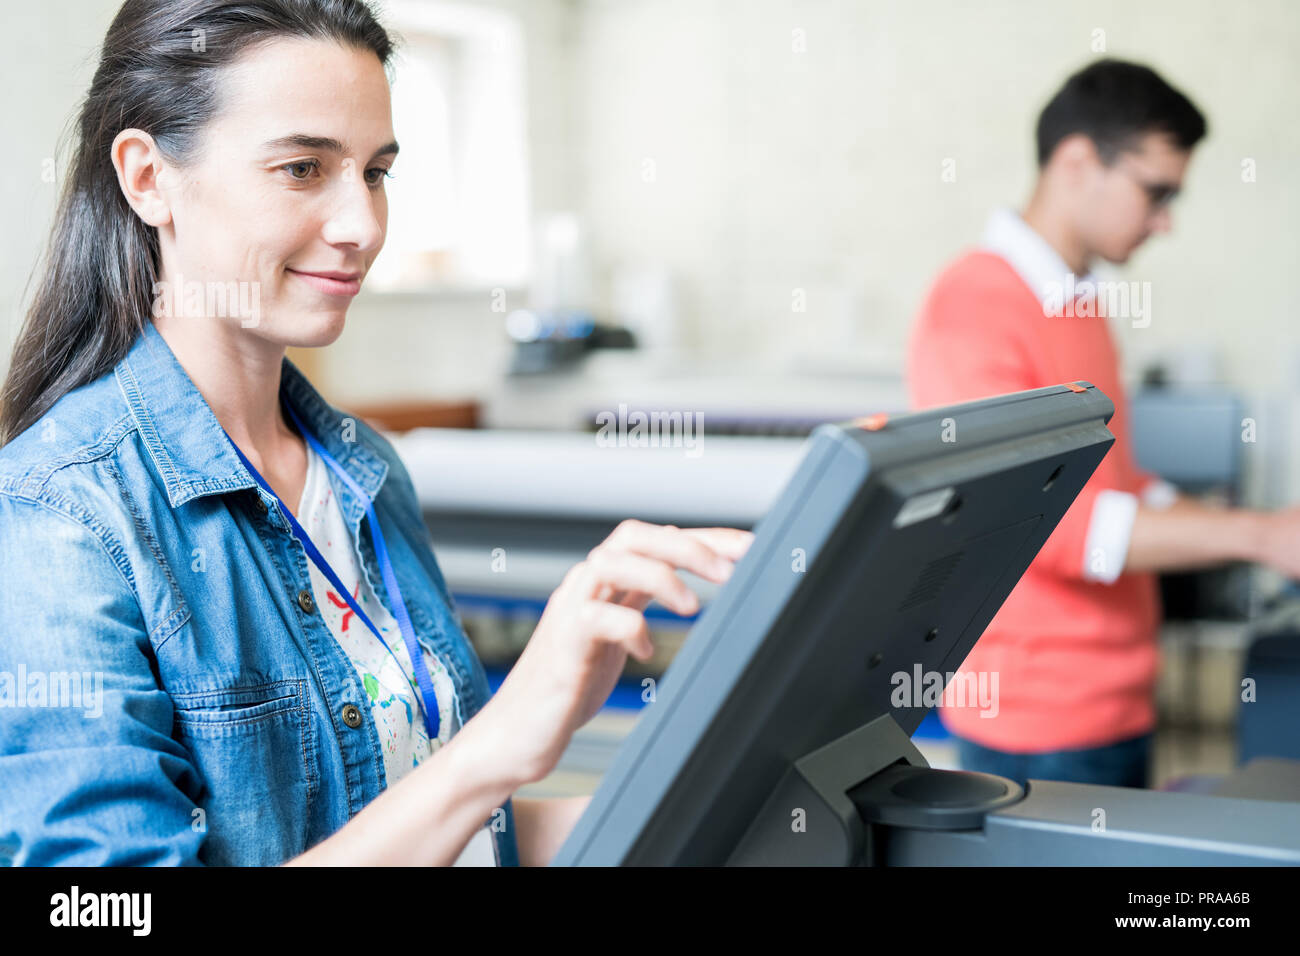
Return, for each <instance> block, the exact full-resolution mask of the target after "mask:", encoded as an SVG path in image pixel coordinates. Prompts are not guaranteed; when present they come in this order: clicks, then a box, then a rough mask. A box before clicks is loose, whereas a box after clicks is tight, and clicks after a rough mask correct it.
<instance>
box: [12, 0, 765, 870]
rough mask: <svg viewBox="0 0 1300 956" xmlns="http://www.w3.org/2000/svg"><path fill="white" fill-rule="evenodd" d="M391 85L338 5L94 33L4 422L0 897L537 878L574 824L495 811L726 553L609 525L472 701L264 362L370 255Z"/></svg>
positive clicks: (304, 407)
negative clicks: (86, 888)
mask: <svg viewBox="0 0 1300 956" xmlns="http://www.w3.org/2000/svg"><path fill="white" fill-rule="evenodd" d="M391 51H392V44H391V42H390V38H389V37H388V35H387V34H386V33H385V31H384V30H383V29H382V28H381V27H380V26H379V24H377V23H376V21H375V20H374V19H373V17H372V14H371V12H370V11H369V10H368V9H367V7H366V6H365V5H364V4H363V3H361V2H359V0H245V2H221V0H183V2H178V0H128V2H127V3H125V4H124V5H123V7H122V8H121V10H120V12H119V13H118V15H117V17H116V19H115V20H114V21H113V24H112V26H111V27H110V28H109V31H108V35H107V37H106V39H105V43H104V48H103V53H102V58H101V61H100V64H99V67H98V70H97V71H96V74H95V77H94V81H93V83H92V86H91V89H90V92H89V95H88V97H87V98H86V101H85V103H84V105H83V107H82V110H81V115H80V125H79V133H80V137H79V144H78V151H77V153H76V156H75V159H74V163H73V165H72V166H71V168H70V172H69V181H68V183H67V186H66V192H65V195H64V197H63V200H62V203H61V206H60V209H59V211H58V214H57V219H56V223H55V227H54V230H53V233H52V237H51V245H50V249H49V252H48V257H47V261H46V263H45V266H44V272H43V274H42V276H41V278H40V281H39V284H38V286H37V289H36V295H35V298H34V301H33V305H32V308H31V311H30V312H29V314H28V316H27V319H26V323H25V325H24V328H23V331H22V333H21V334H20V337H19V339H18V341H17V343H16V346H15V349H14V354H13V360H12V363H11V368H10V372H9V378H8V381H7V382H6V384H5V388H4V392H3V404H4V408H3V414H2V416H0V442H3V443H4V444H3V447H0V568H2V569H3V574H0V607H3V608H4V628H3V630H0V660H2V661H3V662H4V666H5V668H6V669H7V670H8V671H9V676H10V679H9V681H8V684H7V686H8V688H9V692H10V700H9V701H7V703H8V704H9V705H10V706H5V707H0V858H3V859H0V862H12V863H18V864H52V863H78V864H143V863H206V864H278V863H282V862H289V863H296V864H308V863H322V864H337V863H361V864H364V863H372V864H449V863H452V862H461V863H472V862H483V863H488V864H491V863H500V864H514V863H524V864H535V863H544V862H546V861H547V860H549V859H550V857H551V855H552V854H553V853H554V851H555V850H556V849H557V848H558V846H559V844H560V843H561V842H562V841H563V839H564V837H565V835H566V834H567V833H568V831H569V829H570V828H571V826H572V824H573V822H574V820H575V819H576V816H577V815H578V814H579V813H580V812H581V809H582V807H583V806H584V805H585V798H584V799H580V800H577V801H542V800H522V799H520V800H511V794H512V793H513V792H514V791H515V790H516V789H517V788H518V787H520V786H521V785H523V784H525V783H528V782H531V781H536V780H539V779H541V778H542V777H544V776H545V775H546V774H548V773H549V772H550V771H551V770H552V769H553V768H554V767H555V765H556V764H557V762H558V761H559V758H560V755H561V753H562V752H563V751H564V749H565V746H566V745H567V743H568V741H569V739H570V737H571V736H572V734H573V732H574V731H575V730H576V729H577V728H578V727H580V726H581V725H582V724H583V723H585V722H586V721H587V720H588V719H589V718H590V717H591V716H592V715H593V714H595V713H596V711H597V710H598V709H599V707H600V706H601V704H602V703H603V701H604V700H605V698H606V696H607V695H608V693H609V691H610V690H611V689H612V687H613V685H614V683H615V681H616V680H617V678H618V675H619V674H620V672H621V671H622V669H623V666H624V663H625V661H626V655H628V654H631V655H633V656H634V657H636V658H637V659H638V660H645V659H646V658H647V657H648V656H649V655H650V654H651V653H652V650H653V648H652V646H651V642H650V639H649V634H648V630H647V628H646V622H645V618H644V616H643V614H642V612H643V611H644V609H645V607H646V605H647V604H648V603H649V602H650V601H651V600H653V599H658V600H659V601H661V602H662V603H664V604H665V605H666V606H667V607H669V608H671V609H673V610H675V611H678V612H680V613H684V614H689V613H693V612H694V611H695V610H696V609H697V607H698V603H697V600H696V597H695V595H694V594H692V593H691V591H690V590H689V589H688V588H687V587H686V586H685V585H684V584H683V583H682V582H681V580H680V579H679V578H678V577H677V575H676V574H675V573H674V569H675V568H683V569H688V570H690V571H692V572H694V573H696V574H698V575H700V576H701V577H703V578H706V579H709V580H712V581H716V582H721V581H723V580H725V579H726V578H727V577H728V575H729V574H730V570H731V568H732V567H733V565H734V562H735V561H736V560H738V559H739V558H740V556H741V555H742V554H743V553H744V551H745V549H746V548H747V547H748V544H749V542H750V540H751V538H752V536H751V535H750V534H749V533H748V532H742V531H738V530H735V529H690V530H682V529H677V528H673V527H663V526H656V525H650V524H644V523H641V522H625V523H623V524H621V525H620V526H619V527H618V528H617V529H616V530H615V531H614V532H613V533H612V534H611V535H610V536H609V538H607V539H606V540H605V541H604V542H603V543H602V544H601V545H600V546H598V547H597V548H596V549H594V550H593V551H592V552H591V554H590V555H589V556H588V558H587V560H585V561H583V562H582V563H580V564H578V565H576V566H575V567H574V568H573V569H572V570H571V571H570V572H569V573H568V574H567V575H566V576H565V578H564V581H563V583H562V584H561V585H560V587H559V588H558V589H557V590H556V591H555V593H554V594H553V595H552V596H551V599H550V601H549V602H548V603H547V605H546V608H545V611H544V612H543V614H542V617H541V620H540V622H539V624H538V626H537V630H536V631H535V633H534V634H533V636H532V639H531V640H530V642H529V643H528V645H527V648H526V649H525V651H524V652H523V654H522V655H521V657H520V659H519V661H518V663H517V664H516V665H515V667H514V668H513V669H512V670H511V672H510V674H509V676H508V677H507V678H506V680H505V682H504V683H503V684H502V686H501V687H500V688H499V690H498V691H497V693H496V694H495V696H492V697H491V699H490V700H489V692H488V688H487V683H486V679H485V676H484V673H483V669H482V666H481V665H480V663H479V661H478V659H477V658H476V656H475V655H474V652H473V650H472V648H471V647H470V646H469V644H468V642H467V641H466V639H465V636H464V633H463V631H462V628H461V626H460V622H459V619H458V617H457V615H456V612H455V610H454V607H453V604H452V600H451V597H450V595H449V594H448V592H447V588H446V584H445V582H444V580H443V577H442V575H441V573H440V571H439V569H438V566H437V563H436V561H435V559H434V556H433V553H432V550H431V543H430V540H429V536H428V532H427V529H426V528H425V526H424V524H423V522H422V520H421V516H420V509H419V506H418V503H417V501H416V498H415V493H414V490H413V488H412V485H411V482H410V478H409V477H408V475H407V473H406V470H405V469H404V468H403V466H402V463H401V461H400V460H399V459H398V457H397V456H396V454H395V453H394V452H393V449H392V448H391V446H390V445H389V444H388V443H387V442H386V441H384V439H383V438H382V437H381V436H380V435H379V434H377V433H376V432H375V431H374V430H372V429H370V428H368V427H367V426H366V425H365V424H364V423H363V422H360V421H354V420H353V419H351V418H347V417H345V416H344V415H343V414H342V413H340V412H339V411H337V410H336V409H334V408H332V407H330V406H329V405H328V404H327V403H326V402H325V401H324V400H323V399H322V398H321V397H320V395H319V394H318V393H317V392H316V391H315V389H313V388H312V386H311V384H310V383H309V382H308V381H307V380H306V378H304V377H303V375H302V374H301V372H299V371H298V369H297V368H296V367H295V366H294V365H293V364H292V363H291V362H289V361H288V359H287V358H286V357H285V348H286V346H290V345H294V346H308V347H318V346H324V345H328V344H329V343H331V342H333V341H334V340H335V339H336V338H337V337H338V335H339V334H340V332H341V331H342V328H343V323H344V320H345V316H346V312H347V307H348V304H349V302H350V301H351V297H352V296H353V295H354V294H355V293H356V292H357V290H358V288H359V287H360V284H361V282H362V280H363V279H364V276H365V274H366V272H367V270H368V269H369V268H370V266H371V264H372V263H373V262H374V259H375V257H376V256H377V255H378V253H379V250H380V248H381V246H382V245H383V241H384V231H385V224H386V219H387V204H386V199H385V196H384V184H383V181H384V178H385V176H387V175H388V171H389V169H390V167H391V166H392V165H393V162H394V160H395V157H396V154H397V150H398V148H397V143H396V141H395V140H396V137H395V135H394V131H393V129H392V120H391V113H390V108H389V90H388V78H387V68H388V66H389V61H390V54H391ZM214 290H219V291H220V292H222V293H223V296H215V295H213V291H214ZM452 466H453V467H454V463H453V464H452ZM371 499H373V504H372V503H371ZM3 677H4V674H2V673H0V692H2V691H4V690H5V687H6V684H5V683H4V682H3V680H2V678H3ZM0 696H2V695H0Z"/></svg>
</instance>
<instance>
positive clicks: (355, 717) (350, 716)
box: [343, 704, 361, 730]
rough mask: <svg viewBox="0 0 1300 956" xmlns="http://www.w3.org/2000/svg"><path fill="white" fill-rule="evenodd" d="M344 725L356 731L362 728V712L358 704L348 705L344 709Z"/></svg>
mask: <svg viewBox="0 0 1300 956" xmlns="http://www.w3.org/2000/svg"><path fill="white" fill-rule="evenodd" d="M343 723H345V724H347V725H348V726H349V727H351V728H353V729H354V730H355V729H356V728H357V727H360V726H361V711H360V710H359V709H358V708H357V705H356V704H347V705H345V706H344V708H343Z"/></svg>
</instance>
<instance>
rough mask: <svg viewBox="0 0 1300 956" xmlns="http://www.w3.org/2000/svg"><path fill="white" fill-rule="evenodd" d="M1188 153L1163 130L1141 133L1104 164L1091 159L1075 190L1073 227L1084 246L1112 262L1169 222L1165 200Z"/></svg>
mask: <svg viewBox="0 0 1300 956" xmlns="http://www.w3.org/2000/svg"><path fill="white" fill-rule="evenodd" d="M1190 158H1191V153H1190V152H1189V151H1188V150H1184V149H1179V148H1178V146H1177V145H1176V144H1175V142H1174V140H1173V139H1172V138H1171V137H1170V136H1168V135H1167V134H1165V133H1146V134H1144V135H1143V136H1142V137H1141V138H1140V139H1138V140H1136V141H1135V143H1134V145H1133V146H1132V147H1131V148H1130V149H1127V150H1124V151H1122V152H1120V153H1119V155H1117V156H1116V157H1115V158H1114V159H1113V160H1112V161H1111V162H1110V163H1109V164H1106V163H1103V162H1101V161H1100V159H1098V160H1097V161H1096V162H1095V163H1092V164H1090V166H1089V169H1088V171H1087V173H1086V175H1085V177H1084V181H1083V184H1082V189H1081V191H1080V197H1079V198H1080V203H1079V206H1078V211H1077V216H1078V220H1077V222H1078V231H1079V235H1080V237H1081V238H1082V239H1083V241H1084V243H1085V244H1086V245H1087V246H1088V249H1089V251H1090V252H1091V253H1092V254H1094V255H1097V256H1100V257H1101V258H1103V259H1105V260H1107V261H1109V262H1115V263H1121V262H1126V261H1128V258H1129V256H1131V255H1132V254H1133V251H1134V250H1135V249H1137V247H1138V246H1140V245H1141V244H1142V243H1143V242H1145V241H1146V239H1147V237H1148V236H1150V235H1151V234H1152V233H1155V232H1168V231H1169V229H1170V228H1171V227H1172V225H1173V222H1172V220H1171V218H1170V215H1169V207H1168V201H1169V200H1170V199H1172V198H1173V197H1174V195H1176V194H1177V192H1178V190H1179V189H1181V188H1182V184H1183V173H1184V171H1185V170H1186V168H1187V161H1188V160H1189V159H1190Z"/></svg>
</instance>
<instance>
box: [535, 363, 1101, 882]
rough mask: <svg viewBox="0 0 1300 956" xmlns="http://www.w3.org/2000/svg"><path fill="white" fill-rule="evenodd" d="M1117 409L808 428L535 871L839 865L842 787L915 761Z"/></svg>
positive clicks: (846, 840)
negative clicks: (937, 707) (941, 700)
mask: <svg viewBox="0 0 1300 956" xmlns="http://www.w3.org/2000/svg"><path fill="white" fill-rule="evenodd" d="M1113 414H1114V406H1113V404H1112V403H1111V401H1110V399H1108V398H1107V397H1106V396H1105V395H1104V394H1103V393H1102V392H1101V391H1100V390H1099V389H1097V388H1096V387H1095V386H1093V385H1091V384H1090V383H1087V382H1078V383H1072V384H1068V385H1055V386H1050V387H1047V388H1039V389H1033V390H1031V391H1025V392H1017V393H1013V394H1009V395H1001V396H996V397H993V398H987V399H983V400H980V401H976V402H970V403H966V404H961V405H952V406H947V407H944V408H937V409H931V410H927V411H923V412H918V413H914V414H908V415H903V416H899V417H894V418H887V417H885V416H872V417H869V418H866V419H859V420H858V421H856V422H854V423H849V424H845V425H823V426H820V427H819V428H818V429H817V430H816V431H814V432H813V434H812V435H811V436H810V437H809V439H808V443H807V450H806V453H805V454H804V457H803V459H802V461H801V463H800V465H799V467H798V468H797V469H796V471H795V473H794V475H793V477H792V478H791V479H790V481H789V482H788V484H787V485H786V486H785V488H784V490H783V491H782V493H781V494H780V496H779V497H778V499H777V500H776V502H775V504H774V505H773V506H772V508H771V510H770V511H769V512H768V513H767V514H766V515H764V517H763V518H762V519H761V520H760V521H759V523H758V524H757V525H756V526H755V528H754V532H755V536H754V540H753V542H752V544H751V545H750V548H749V551H748V552H747V553H746V554H745V556H744V557H743V558H742V559H741V560H740V561H739V562H738V564H737V566H736V568H735V571H734V572H733V574H732V577H731V579H730V580H729V581H728V582H727V583H726V585H725V586H724V587H723V588H722V589H721V590H720V591H719V592H718V594H717V596H716V598H715V599H714V600H713V601H712V602H711V603H710V604H709V606H708V607H707V608H706V609H705V611H704V612H703V613H702V614H701V616H700V618H699V620H698V621H697V622H696V624H695V626H694V627H693V628H692V630H691V632H690V634H689V635H688V637H687V639H686V641H685V643H684V644H683V646H682V648H681V650H680V651H679V652H678V654H677V656H676V657H675V658H674V660H673V661H672V663H671V665H670V666H669V667H668V669H667V671H666V672H665V673H664V675H663V678H662V679H661V680H660V682H659V685H658V687H657V689H656V693H655V699H654V700H653V702H651V703H649V704H647V706H646V707H645V709H644V711H643V713H642V715H641V716H640V718H639V719H638V722H637V724H636V725H635V726H634V728H633V729H632V731H631V733H630V734H629V735H628V737H627V738H626V739H625V740H624V741H623V743H622V744H621V746H620V748H619V750H618V752H617V753H616V755H615V757H614V760H613V763H612V764H611V766H610V769H609V770H608V771H607V772H606V774H605V775H604V777H603V778H602V779H601V782H600V785H599V787H598V788H597V790H596V792H595V794H594V795H593V797H592V800H591V803H590V805H589V807H588V808H587V810H586V812H585V813H584V814H583V815H582V817H581V818H580V819H579V821H578V822H577V824H576V825H575V827H574V829H573V831H572V832H571V834H570V835H569V837H568V839H567V840H566V841H565V843H564V845H563V846H562V847H561V848H560V850H559V851H558V853H557V854H556V856H555V858H554V859H553V860H552V865H559V866H563V865H677V864H682V865H720V864H727V863H733V864H735V863H781V862H795V860H794V859H793V858H792V856H791V853H793V855H794V856H797V857H798V861H799V862H820V863H827V864H846V863H852V862H854V854H856V853H858V852H860V850H861V847H860V842H861V838H862V834H861V821H860V820H859V818H858V816H857V815H856V811H855V810H854V806H853V799H854V797H853V795H852V793H851V791H852V789H853V788H854V787H858V786H860V785H862V784H864V783H865V781H866V780H867V779H868V778H870V777H872V776H875V775H876V774H877V773H879V771H881V770H883V769H886V768H889V767H892V766H894V765H896V764H899V763H902V764H911V765H919V766H924V765H925V763H924V760H923V759H922V758H921V757H920V755H919V753H918V752H917V751H916V750H915V748H914V747H912V745H911V741H910V739H909V738H910V737H911V734H912V733H913V732H914V731H915V730H916V728H917V725H918V724H920V722H921V720H922V718H923V717H924V716H925V714H926V712H927V711H928V710H929V709H930V707H932V706H934V704H935V702H936V701H935V699H934V695H935V693H937V688H938V686H940V685H941V684H946V683H947V682H948V680H949V679H950V677H951V675H952V674H953V672H955V671H956V670H957V669H958V667H959V665H960V664H961V663H962V661H963V660H965V658H966V656H967V654H968V653H969V652H970V650H971V648H972V647H973V646H974V644H975V642H976V640H978V638H979V636H980V635H981V634H982V633H983V631H984V629H985V627H986V626H987V625H988V623H989V621H990V620H991V619H992V618H993V615H994V614H995V613H996V612H997V610H998V608H999V607H1000V606H1001V605H1002V603H1003V601H1004V600H1005V599H1006V597H1007V595H1008V594H1009V593H1010V591H1011V589H1012V588H1013V587H1014V586H1015V584H1016V582H1017V581H1018V580H1019V579H1020V577H1021V575H1022V574H1024V572H1025V570H1026V568H1027V567H1028V566H1029V563H1030V562H1031V561H1032V560H1033V558H1034V556H1035V555H1036V554H1037V553H1038V551H1039V549H1040V548H1041V547H1042V545H1043V543H1044V542H1045V541H1046V540H1047V537H1048V536H1049V535H1050V534H1051V533H1052V531H1053V529H1054V528H1055V527H1056V525H1057V523H1058V522H1059V521H1060V519H1061V517H1062V516H1063V515H1064V514H1065V512H1066V510H1067V509H1068V508H1069V507H1070V505H1071V503H1072V502H1073V501H1074V499H1075V497H1076V496H1077V495H1078V494H1079V491H1080V490H1081V489H1082V488H1083V486H1084V483H1085V482H1086V481H1087V480H1088V478H1089V476H1090V475H1091V474H1092V473H1093V471H1094V469H1095V468H1096V467H1097V465H1098V463H1100V461H1101V460H1102V458H1103V457H1104V456H1105V454H1106V452H1107V451H1108V450H1109V448H1110V446H1111V444H1112V443H1113V442H1114V437H1113V436H1112V435H1111V433H1110V430H1109V429H1108V428H1107V427H1106V424H1107V423H1108V422H1109V421H1110V418H1111V416H1112V415H1113ZM1081 560H1082V558H1081ZM918 684H919V686H918ZM954 689H955V688H954ZM988 689H989V688H988V687H985V688H984V689H983V690H984V691H987V690H988ZM900 690H901V691H903V692H902V693H900ZM969 690H970V692H971V693H972V694H974V695H976V705H978V701H979V695H980V694H981V689H980V688H978V687H971V688H969ZM993 691H994V693H996V687H994V688H993ZM931 773H934V772H933V771H931ZM953 776H954V777H957V776H962V775H953ZM965 776H967V777H968V778H969V779H970V780H971V781H972V782H973V783H975V784H976V785H977V787H980V786H985V785H986V784H987V783H988V782H989V781H996V780H999V779H1000V778H994V777H984V776H983V775H965ZM981 777H982V778H983V779H982V781H981V780H976V779H975V778H981ZM918 786H924V785H918ZM1014 786H1015V785H1014V784H1013V785H1012V788H1014ZM994 791H996V792H994V793H993V794H992V798H993V799H991V800H990V802H989V805H990V806H993V805H997V803H998V802H999V800H1003V798H1005V800H1011V799H1014V798H1015V796H1016V794H1014V793H1010V792H1007V793H1002V792H1001V791H1000V790H998V786H997V785H994ZM1005 800H1003V802H1005ZM944 802H945V801H943V800H941V799H940V800H934V801H931V803H932V804H933V806H932V808H931V811H927V812H934V813H939V814H942V813H943V804H944ZM801 813H803V814H804V815H805V816H804V818H803V819H802V820H801V819H800V814H801ZM801 825H802V827H803V829H802V830H801V829H800V827H801ZM791 848H797V849H795V850H791Z"/></svg>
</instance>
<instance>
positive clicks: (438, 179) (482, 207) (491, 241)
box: [366, 0, 531, 292]
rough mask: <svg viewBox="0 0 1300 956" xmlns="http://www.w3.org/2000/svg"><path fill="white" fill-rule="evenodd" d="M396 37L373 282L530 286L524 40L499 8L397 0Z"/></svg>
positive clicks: (395, 287) (408, 287)
mask: <svg viewBox="0 0 1300 956" xmlns="http://www.w3.org/2000/svg"><path fill="white" fill-rule="evenodd" d="M387 20H388V23H389V24H390V25H391V27H392V29H393V32H394V33H395V34H396V35H397V37H398V51H397V53H396V55H395V57H394V62H393V67H394V78H393V87H392V90H393V129H394V131H395V132H396V134H397V140H398V142H399V143H400V144H401V147H402V150H401V154H400V157H399V160H398V162H397V163H396V164H395V166H394V168H393V178H392V179H390V180H388V181H387V183H386V186H385V188H386V189H387V191H388V197H389V207H388V237H387V240H386V243H385V247H384V251H383V253H382V254H381V255H380V256H379V258H378V259H377V260H376V261H375V264H374V266H373V267H372V269H371V272H370V276H369V277H368V278H367V282H366V284H367V286H369V287H370V288H372V289H375V290H377V291H381V292H382V291H428V290H436V289H456V288H465V287H483V286H517V285H521V284H523V283H524V282H525V281H526V280H527V278H528V273H529V269H530V249H531V243H530V235H531V233H530V222H529V190H528V147H527V140H526V134H527V120H526V107H525V100H524V91H525V86H524V45H523V34H522V29H521V27H520V24H519V22H518V21H517V20H516V19H515V18H514V17H513V16H512V15H510V14H508V13H506V12H504V11H500V10H485V9H479V8H475V7H468V6H464V5H460V4H451V3H427V2H426V3H421V2H416V0H406V2H393V3H390V4H389V5H388V6H387Z"/></svg>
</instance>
